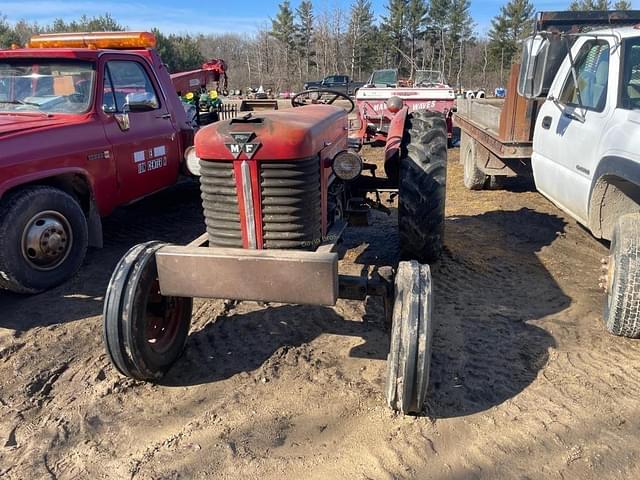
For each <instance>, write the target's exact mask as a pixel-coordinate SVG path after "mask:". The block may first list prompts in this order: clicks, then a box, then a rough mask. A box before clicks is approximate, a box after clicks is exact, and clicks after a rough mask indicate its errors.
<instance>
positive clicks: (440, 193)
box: [398, 111, 447, 263]
mask: <svg viewBox="0 0 640 480" xmlns="http://www.w3.org/2000/svg"><path fill="white" fill-rule="evenodd" d="M400 156H401V158H400V169H399V202H398V231H399V237H400V256H401V258H402V259H406V260H411V259H415V260H418V261H419V262H421V263H429V262H433V261H435V260H436V259H437V258H438V257H439V256H440V253H441V251H442V241H443V237H444V204H445V191H446V181H447V124H446V122H445V119H444V116H443V115H442V114H441V113H437V112H428V111H419V112H413V113H409V114H408V115H407V119H406V124H405V133H404V137H403V139H402V145H401V149H400Z"/></svg>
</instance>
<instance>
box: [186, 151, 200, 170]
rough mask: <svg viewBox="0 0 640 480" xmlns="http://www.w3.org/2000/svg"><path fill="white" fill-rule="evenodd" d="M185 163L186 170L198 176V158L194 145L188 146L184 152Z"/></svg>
mask: <svg viewBox="0 0 640 480" xmlns="http://www.w3.org/2000/svg"><path fill="white" fill-rule="evenodd" d="M184 159H185V164H186V166H187V171H188V172H189V173H190V174H191V175H193V176H195V177H199V176H200V159H199V158H198V157H197V155H196V147H189V148H187V151H186V152H184Z"/></svg>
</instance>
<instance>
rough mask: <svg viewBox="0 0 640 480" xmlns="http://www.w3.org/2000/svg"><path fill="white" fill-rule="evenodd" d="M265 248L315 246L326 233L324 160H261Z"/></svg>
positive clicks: (310, 247) (307, 247)
mask: <svg viewBox="0 0 640 480" xmlns="http://www.w3.org/2000/svg"><path fill="white" fill-rule="evenodd" d="M260 187H261V194H262V234H263V238H264V248H296V249H304V250H313V249H315V248H316V247H317V246H318V244H319V243H320V241H321V236H322V225H321V221H322V205H321V197H320V160H319V159H318V157H312V158H308V159H305V160H295V161H273V162H261V164H260Z"/></svg>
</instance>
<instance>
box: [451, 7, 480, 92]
mask: <svg viewBox="0 0 640 480" xmlns="http://www.w3.org/2000/svg"><path fill="white" fill-rule="evenodd" d="M470 7H471V2H470V1H469V0H453V1H452V2H451V12H450V14H449V17H448V30H449V34H448V38H447V41H448V55H447V56H448V68H447V78H452V76H453V74H454V73H455V74H456V85H457V86H460V77H461V75H462V69H463V65H464V52H465V46H466V45H467V44H469V43H470V42H473V28H474V24H473V19H472V18H471V13H470V11H469V9H470Z"/></svg>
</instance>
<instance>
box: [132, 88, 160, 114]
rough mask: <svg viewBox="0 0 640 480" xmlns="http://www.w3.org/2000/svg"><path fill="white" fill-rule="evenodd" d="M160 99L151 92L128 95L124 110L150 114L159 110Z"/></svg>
mask: <svg viewBox="0 0 640 480" xmlns="http://www.w3.org/2000/svg"><path fill="white" fill-rule="evenodd" d="M158 107H159V105H158V99H157V98H156V96H155V95H154V94H152V93H149V92H138V93H128V94H127V96H126V97H125V101H124V108H123V110H125V111H129V112H148V111H150V110H155V109H156V108H158Z"/></svg>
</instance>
